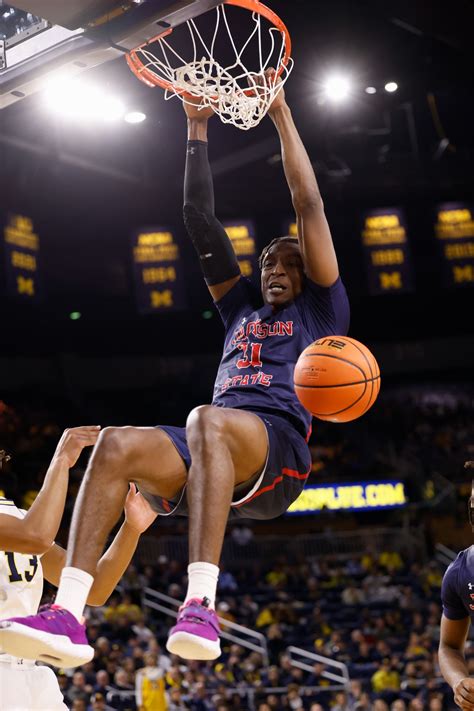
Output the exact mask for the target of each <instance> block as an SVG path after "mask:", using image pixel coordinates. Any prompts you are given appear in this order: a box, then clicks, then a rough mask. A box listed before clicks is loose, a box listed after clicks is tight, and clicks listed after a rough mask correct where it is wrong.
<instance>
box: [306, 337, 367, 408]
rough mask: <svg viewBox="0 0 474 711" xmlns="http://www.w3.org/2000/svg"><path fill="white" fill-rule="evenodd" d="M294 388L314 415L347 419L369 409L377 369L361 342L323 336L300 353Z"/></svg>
mask: <svg viewBox="0 0 474 711" xmlns="http://www.w3.org/2000/svg"><path fill="white" fill-rule="evenodd" d="M294 385H295V392H296V395H297V396H298V399H299V401H300V402H301V404H302V405H303V406H304V407H305V408H306V409H307V410H309V412H311V414H312V415H314V417H318V418H319V419H320V420H329V421H330V422H349V421H350V420H355V419H357V418H358V417H360V416H361V415H363V414H364V413H366V412H367V410H369V409H370V408H371V407H372V405H373V404H374V402H375V400H376V399H377V395H378V394H379V390H380V369H379V366H378V364H377V361H376V360H375V358H374V356H373V355H372V353H371V352H370V351H369V349H368V348H367V346H364V344H363V343H360V342H359V341H356V340H355V339H354V338H348V337H347V336H327V337H326V338H320V339H319V340H317V341H314V343H311V345H309V346H308V347H307V348H305V349H304V351H303V352H302V353H301V355H300V357H299V358H298V362H297V363H296V367H295V372H294Z"/></svg>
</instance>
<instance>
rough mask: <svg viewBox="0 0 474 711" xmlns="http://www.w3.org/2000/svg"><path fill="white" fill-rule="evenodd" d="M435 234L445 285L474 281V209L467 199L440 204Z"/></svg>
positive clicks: (470, 283) (471, 282)
mask: <svg viewBox="0 0 474 711" xmlns="http://www.w3.org/2000/svg"><path fill="white" fill-rule="evenodd" d="M435 235H436V238H437V240H438V243H439V246H440V250H441V254H442V258H443V266H444V281H445V285H446V286H472V285H473V284H474V211H473V208H472V207H471V206H470V205H468V204H467V203H460V202H448V203H443V204H441V205H438V206H437V208H436V216H435Z"/></svg>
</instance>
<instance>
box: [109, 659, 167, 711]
mask: <svg viewBox="0 0 474 711" xmlns="http://www.w3.org/2000/svg"><path fill="white" fill-rule="evenodd" d="M108 698H109V699H110V701H109V703H110V705H111V706H112V707H113V708H115V709H118V711H137V707H136V703H135V689H134V687H133V685H132V684H130V683H129V680H128V675H127V672H126V671H125V670H124V669H122V668H119V669H117V671H116V672H115V675H114V682H113V684H111V690H110V691H109V693H108ZM157 711H161V710H158V709H157Z"/></svg>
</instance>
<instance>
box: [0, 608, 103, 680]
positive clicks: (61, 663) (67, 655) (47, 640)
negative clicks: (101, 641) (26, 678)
mask: <svg viewBox="0 0 474 711" xmlns="http://www.w3.org/2000/svg"><path fill="white" fill-rule="evenodd" d="M0 648H1V650H2V652H3V653H4V654H11V655H12V656H14V657H20V658H25V659H36V660H37V661H41V662H46V664H51V665H52V666H54V667H61V668H65V669H68V668H70V667H79V666H81V664H86V663H87V662H90V661H91V659H92V658H93V656H94V650H93V648H92V647H90V646H89V645H88V644H74V643H73V642H71V640H70V639H69V637H67V636H66V635H59V634H51V633H50V632H42V631H41V630H36V629H34V628H32V627H27V626H26V625H22V624H19V623H18V622H9V621H8V620H3V621H2V622H0Z"/></svg>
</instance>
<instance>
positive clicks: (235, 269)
mask: <svg viewBox="0 0 474 711" xmlns="http://www.w3.org/2000/svg"><path fill="white" fill-rule="evenodd" d="M183 217H184V224H185V227H186V230H187V232H188V235H189V237H190V238H191V242H192V243H193V245H194V248H195V250H196V252H197V253H198V256H199V260H200V262H201V269H202V271H203V274H204V278H205V280H206V283H207V284H208V286H214V285H215V284H220V283H222V282H223V281H227V280H228V279H232V277H235V276H238V275H239V274H240V267H239V263H238V262H237V258H236V256H235V252H234V248H233V247H232V243H231V241H230V239H229V237H228V236H227V233H226V231H225V229H224V228H223V226H222V225H221V223H220V222H219V220H218V219H217V218H216V216H215V215H214V188H213V184H212V174H211V167H210V165H209V159H208V157H207V143H205V142H204V141H188V145H187V151H186V169H185V173H184V206H183Z"/></svg>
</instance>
